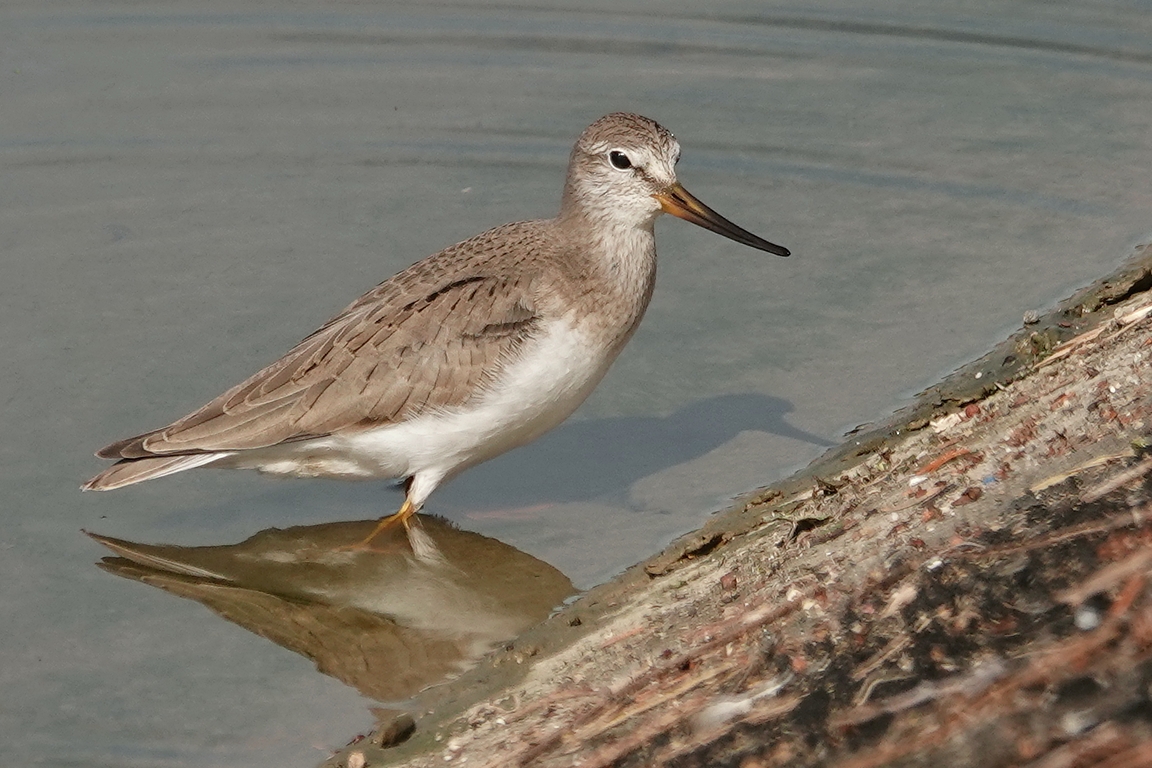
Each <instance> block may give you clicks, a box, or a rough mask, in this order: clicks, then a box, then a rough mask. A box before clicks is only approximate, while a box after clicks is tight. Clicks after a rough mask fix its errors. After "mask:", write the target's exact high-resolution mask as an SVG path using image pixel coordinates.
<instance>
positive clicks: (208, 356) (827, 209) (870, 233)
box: [0, 0, 1152, 766]
mask: <svg viewBox="0 0 1152 768" xmlns="http://www.w3.org/2000/svg"><path fill="white" fill-rule="evenodd" d="M858 5H859V4H858V3H852V2H843V3H837V2H815V3H796V2H779V3H772V4H764V3H752V2H738V1H735V0H733V1H730V2H716V3H710V4H708V5H707V7H702V8H700V9H698V10H697V9H695V8H688V7H687V6H684V7H680V8H678V9H677V12H676V13H672V14H669V13H666V12H665V8H666V6H664V5H659V6H658V5H657V4H656V3H644V2H636V3H630V4H626V5H625V7H624V10H620V9H619V8H620V4H619V3H608V2H606V0H602V1H601V2H594V3H571V2H569V3H568V4H564V3H559V2H557V3H545V2H541V3H524V4H521V5H506V6H499V7H493V6H491V5H488V4H481V3H479V2H476V3H443V4H438V5H431V4H411V5H403V4H388V5H387V6H386V7H381V6H375V5H365V4H357V3H340V2H336V3H324V4H315V3H295V4H294V3H291V2H277V3H260V2H247V1H245V0H242V1H241V2H239V3H232V4H229V5H228V6H227V10H224V6H220V7H218V8H217V9H216V10H212V11H207V10H204V7H203V6H202V4H199V3H191V2H184V3H181V2H172V3H161V2H148V1H145V2H133V3H111V2H84V3H81V2H57V3H50V4H45V3H34V2H29V1H28V0H10V1H9V2H6V3H4V4H3V6H2V7H0V171H2V183H0V244H2V249H0V264H2V267H0V269H2V271H0V349H3V352H4V363H5V365H4V370H3V374H2V375H0V399H2V402H3V404H4V407H3V411H2V414H3V415H2V418H3V433H4V435H5V437H6V439H5V440H4V442H3V446H2V447H0V451H2V452H3V453H2V462H3V472H2V474H0V482H2V483H3V494H2V498H3V499H4V504H3V506H2V511H0V514H2V515H3V526H2V528H0V610H2V615H3V621H2V622H0V627H2V628H0V690H2V691H3V694H0V763H3V764H5V765H16V764H23V765H47V766H72V765H83V766H100V765H108V766H113V765H114V766H126V765H127V766H216V765H225V764H229V765H237V764H243V765H250V766H274V765H275V766H284V765H305V766H307V765H311V764H313V763H315V762H318V761H319V760H320V759H321V758H322V757H323V756H324V755H325V754H326V751H327V750H328V749H330V748H331V747H333V746H335V745H338V744H342V743H343V742H345V741H346V740H347V739H348V738H350V737H351V736H352V735H354V733H355V732H356V731H357V730H358V729H361V728H364V727H366V726H367V725H368V723H369V722H370V715H369V714H368V711H367V707H368V705H369V703H370V702H368V701H367V699H365V698H362V697H361V696H360V695H359V694H357V693H356V692H355V691H354V690H352V689H351V688H348V687H345V686H344V685H343V684H342V683H339V682H337V681H336V680H334V679H331V678H329V677H325V676H323V675H321V674H319V673H317V672H316V671H315V669H314V667H313V666H312V664H311V663H310V662H308V661H307V660H305V659H304V658H302V657H300V656H297V655H295V654H293V653H291V652H289V651H287V650H284V649H282V648H279V647H276V646H274V645H272V644H271V643H269V642H267V641H266V640H263V639H261V638H259V637H257V636H256V635H254V634H250V633H248V632H246V631H245V630H243V629H240V628H239V627H236V626H234V625H232V624H228V623H226V622H224V621H221V620H219V619H217V618H216V617H215V616H213V615H212V614H210V613H208V612H206V611H205V610H204V609H203V608H202V607H200V606H198V605H195V604H194V603H191V602H188V601H183V600H176V599H174V598H173V597H171V596H170V595H167V594H164V593H163V592H161V591H159V590H155V589H150V588H147V587H145V586H143V585H140V584H134V583H130V582H127V581H124V580H122V579H117V578H114V577H113V576H111V575H109V574H108V573H105V572H103V571H100V570H98V569H96V568H95V567H93V562H94V561H95V560H97V559H99V558H100V557H101V556H102V555H103V554H104V551H103V550H102V549H101V548H100V547H99V546H98V545H97V544H96V543H94V542H92V541H90V540H89V539H87V538H85V537H84V536H82V535H81V534H80V529H81V528H86V529H90V530H94V531H97V532H99V533H102V534H106V535H109V536H116V537H122V538H127V539H131V540H135V541H145V542H157V543H176V544H183V545H205V544H221V545H224V544H234V543H237V542H240V541H241V540H244V539H247V538H248V537H250V536H252V535H253V534H255V533H257V532H258V531H261V530H263V529H267V528H270V527H280V528H285V527H289V526H298V525H320V524H326V523H335V522H339V521H348V520H353V521H354V520H364V519H369V518H372V517H375V516H377V515H379V514H381V513H383V512H386V511H391V510H392V509H394V508H395V507H396V506H397V505H398V504H399V501H400V496H399V494H398V493H397V492H395V491H393V490H390V489H388V488H386V487H385V486H384V485H382V484H362V485H361V484H339V483H332V482H319V481H313V482H302V481H301V482H284V481H280V482H277V481H273V480H269V479H266V478H262V477H259V476H256V475H253V474H246V473H223V472H198V473H189V474H187V475H183V476H178V477H173V478H168V479H164V480H160V481H157V482H155V483H148V484H145V485H142V486H139V487H135V488H131V489H127V490H124V491H119V492H115V493H110V494H87V495H84V496H81V495H80V493H79V492H78V490H77V486H78V484H79V483H80V482H81V481H82V480H83V479H85V478H86V477H88V476H89V475H91V474H93V473H94V472H96V471H97V470H98V469H99V467H100V462H98V461H97V460H96V459H94V458H92V456H91V452H92V451H93V450H94V449H96V448H98V447H100V446H102V445H104V444H105V443H107V442H109V441H110V440H112V439H115V438H119V437H123V436H125V435H127V434H131V433H134V432H136V431H143V430H145V429H148V428H152V427H156V426H160V425H162V424H165V423H167V422H168V421H170V420H171V419H173V418H175V417H177V416H180V415H182V414H184V413H185V412H187V411H188V410H190V409H191V408H193V407H196V406H198V405H200V404H201V403H202V402H204V401H205V400H206V399H208V398H209V397H211V396H214V395H215V394H217V393H218V392H219V391H221V390H223V389H224V388H226V387H227V386H230V385H231V384H233V383H235V382H236V381H238V380H239V379H241V378H243V377H244V376H246V375H248V374H249V373H251V372H252V371H254V370H255V369H256V368H258V367H260V366H261V365H263V364H265V363H267V362H270V361H271V360H273V359H275V358H276V357H277V356H279V355H280V354H281V353H282V352H283V351H285V350H286V349H287V348H288V347H289V346H290V345H291V344H292V343H294V342H295V341H296V340H298V339H299V338H301V337H302V336H304V335H305V334H307V333H308V332H310V331H311V330H312V329H313V328H315V327H316V326H317V325H318V324H319V323H321V322H323V321H324V320H325V319H327V317H329V316H330V315H331V314H333V313H334V312H335V311H337V310H338V309H340V308H341V307H343V306H344V305H345V304H346V303H347V302H348V301H350V300H351V299H352V298H354V297H355V296H357V295H359V294H360V293H361V292H363V291H364V290H366V289H368V288H369V287H371V286H372V285H374V284H375V283H377V282H379V281H380V280H382V279H384V278H386V277H388V276H389V275H391V274H393V273H394V272H396V271H397V270H399V269H401V268H402V267H404V266H406V265H407V264H409V263H411V262H413V261H415V260H417V259H419V258H421V257H423V256H425V255H427V254H429V253H432V252H434V251H436V250H439V249H440V248H443V247H444V246H446V245H449V244H451V243H453V242H456V241H458V240H460V239H463V238H464V237H467V236H470V235H472V234H475V233H477V232H479V231H481V230H484V229H486V228H488V227H491V226H494V225H496V224H499V223H502V222H505V221H509V220H513V219H519V218H533V217H542V216H551V215H552V214H553V213H554V212H555V209H556V206H557V205H558V202H559V196H560V188H561V181H562V176H563V172H564V167H565V163H566V159H567V154H568V151H569V149H570V147H571V144H572V141H573V140H574V139H575V137H576V136H577V135H578V134H579V132H580V131H581V129H583V127H584V126H585V125H587V124H588V123H589V122H590V121H592V120H593V119H595V118H596V117H598V116H600V115H601V114H603V113H605V112H608V111H612V110H617V109H627V110H632V111H637V112H641V113H643V114H646V115H649V116H651V117H653V118H656V119H658V120H660V121H661V122H663V123H664V124H665V125H667V126H668V127H669V128H671V129H672V130H673V131H675V132H676V134H677V136H678V137H679V138H680V140H681V143H682V145H683V150H684V151H683V160H682V161H681V163H680V176H681V179H682V181H684V183H685V185H686V186H687V187H688V188H689V189H690V190H692V191H693V192H694V193H695V194H696V195H697V196H699V197H700V198H702V199H703V200H705V201H706V202H708V203H709V204H710V205H711V206H712V207H714V208H716V209H717V210H718V211H720V212H721V213H724V214H725V215H726V216H728V217H729V218H731V219H733V220H734V221H736V222H737V223H739V224H741V225H744V226H746V227H747V228H749V229H751V230H753V231H755V232H756V233H757V234H760V235H762V236H764V237H766V238H768V239H770V240H773V241H775V242H779V243H782V244H784V245H787V246H788V247H789V248H791V249H792V250H793V253H794V256H793V258H791V259H787V260H783V259H778V258H774V257H769V256H767V255H766V254H762V253H758V252H756V251H753V250H750V249H747V248H742V247H740V246H738V245H736V244H734V243H731V242H728V241H725V240H723V239H721V238H719V237H716V236H714V235H711V234H709V233H706V232H703V231H700V230H697V229H695V228H693V227H691V226H689V225H687V224H684V223H683V222H679V221H675V220H671V219H666V220H663V221H661V222H660V223H659V225H658V227H657V228H658V230H659V233H658V234H659V241H660V254H661V262H660V270H661V272H660V277H659V283H658V287H657V293H656V298H655V299H654V301H653V303H652V306H651V309H650V310H649V313H648V317H647V318H646V320H645V322H644V325H643V326H642V327H641V329H640V331H639V332H638V333H637V335H636V337H635V339H634V341H633V342H632V344H631V346H630V347H629V348H628V349H627V351H626V352H625V353H624V355H623V356H622V358H621V359H620V361H619V362H618V363H617V365H616V367H615V368H614V369H613V371H612V372H611V373H610V374H609V376H608V378H607V379H606V380H605V382H604V383H603V385H602V386H601V387H600V389H599V390H598V391H597V392H596V393H595V394H594V395H593V396H592V398H591V399H590V400H589V402H588V403H587V405H586V406H585V407H584V408H583V409H582V410H581V411H580V412H579V413H578V414H577V415H576V417H575V418H574V419H573V421H572V422H571V423H570V424H568V425H566V426H564V427H562V428H561V429H559V430H557V431H556V432H555V433H553V434H552V435H551V436H550V437H547V438H545V439H544V440H542V441H541V442H540V443H539V444H537V445H536V446H533V447H530V448H527V449H523V450H521V451H518V452H515V453H513V454H510V455H508V456H506V457H504V458H502V459H500V460H497V461H494V462H492V463H491V464H489V465H486V466H483V467H480V468H477V469H476V470H473V471H471V472H469V473H467V474H465V475H464V476H462V477H460V478H458V479H457V480H455V481H454V482H453V483H451V484H449V485H448V486H446V487H445V488H443V489H442V491H441V492H439V493H438V494H437V495H435V496H433V498H432V501H431V503H430V505H429V508H428V509H429V511H433V512H437V513H439V514H443V515H445V516H446V517H448V518H449V519H450V520H452V521H454V522H456V523H458V524H459V525H460V526H461V527H463V528H464V529H466V530H469V531H474V532H476V533H480V534H483V535H484V536H488V537H495V538H498V539H500V540H502V541H504V542H506V543H508V544H510V545H512V546H514V547H516V548H518V549H520V550H522V551H524V552H525V553H527V554H529V555H531V556H533V557H535V558H539V559H540V560H542V561H545V562H547V563H550V564H551V565H552V566H555V567H556V568H558V569H560V571H562V572H563V573H564V574H566V575H567V576H568V577H569V578H571V579H572V581H573V582H575V584H576V585H577V586H580V587H586V586H589V585H591V584H594V583H596V582H598V581H601V580H603V579H605V578H607V577H609V576H610V575H612V574H613V573H615V572H617V571H618V570H620V569H621V568H623V567H625V566H627V565H628V564H630V563H633V562H635V561H637V560H640V559H642V558H643V557H644V556H646V555H648V554H650V553H652V552H654V551H656V550H657V549H658V548H659V547H661V545H663V544H664V543H666V542H667V541H668V540H669V539H671V538H672V537H674V536H675V535H677V534H678V533H681V532H684V531H686V530H690V529H692V528H694V527H696V526H697V525H699V524H700V522H701V521H702V520H703V519H704V518H705V517H706V516H707V515H708V514H709V513H710V512H712V511H714V510H716V509H718V508H720V507H722V506H723V505H724V504H725V502H726V500H727V499H729V498H730V497H731V496H733V495H735V494H739V493H741V492H744V491H747V490H749V489H751V488H754V487H755V486H757V485H761V484H764V483H766V482H769V481H771V480H773V479H776V478H778V477H781V476H783V475H786V474H787V473H789V472H790V471H792V470H793V469H795V468H797V467H799V466H802V465H804V464H806V463H807V462H808V461H810V460H811V459H812V458H814V457H815V456H817V455H818V454H819V453H820V452H821V451H822V450H824V448H825V447H826V446H827V445H830V444H832V443H834V442H836V441H838V440H839V436H840V435H841V434H842V433H843V432H844V431H845V430H846V429H848V428H851V427H852V426H854V425H856V424H858V423H860V422H866V421H870V420H874V419H877V418H879V417H882V416H884V415H885V414H887V413H888V412H890V411H891V410H892V409H894V408H896V407H899V406H900V405H901V404H902V403H904V402H906V400H907V398H908V397H909V396H911V395H912V394H913V393H914V392H916V391H917V389H919V388H921V387H923V386H926V385H928V384H931V383H932V382H934V381H935V380H936V379H937V378H938V377H939V376H940V375H942V374H944V373H947V372H948V371H950V370H951V369H953V368H954V367H956V366H957V365H959V364H961V363H963V362H966V361H967V360H969V359H970V358H972V357H974V356H976V355H978V354H980V353H982V352H983V351H984V350H985V349H986V348H987V347H988V346H989V345H990V344H991V343H993V342H994V341H996V340H998V339H1000V338H1001V337H1002V336H1003V335H1004V334H1005V333H1006V332H1008V331H1010V330H1012V329H1013V328H1015V327H1016V326H1017V325H1018V324H1019V322H1020V318H1021V316H1022V314H1023V313H1024V312H1025V311H1026V310H1030V309H1042V308H1043V307H1045V306H1047V305H1049V304H1051V303H1052V302H1054V301H1055V300H1057V299H1059V298H1061V297H1063V296H1064V295H1066V294H1068V293H1069V292H1070V291H1071V290H1072V289H1074V288H1075V287H1078V286H1080V285H1082V284H1084V283H1086V282H1088V281H1090V280H1091V279H1093V278H1095V277H1097V276H1099V275H1100V274H1102V273H1104V272H1106V271H1108V270H1110V269H1111V268H1112V267H1114V266H1115V265H1116V264H1117V263H1118V262H1119V261H1120V260H1122V259H1123V258H1124V257H1125V256H1126V255H1127V254H1128V253H1129V251H1130V249H1131V247H1132V246H1133V245H1134V244H1136V243H1138V242H1141V241H1142V239H1143V238H1144V237H1145V236H1146V235H1147V233H1148V232H1149V231H1152V216H1150V211H1152V184H1150V182H1149V179H1150V178H1152V177H1150V176H1149V167H1150V166H1152V132H1150V131H1149V130H1148V126H1149V125H1152V4H1150V3H1148V2H1135V1H1133V2H1099V3H1091V4H1085V3H1061V2H1049V3H1043V4H1036V3H1025V2H995V3H993V2H963V3H951V4H948V5H947V10H941V9H940V4H939V3H934V2H926V1H925V2H909V3H895V2H888V3H878V4H872V6H871V7H870V8H868V9H866V10H863V9H860V8H858V7H857V6H858ZM214 8H215V7H214Z"/></svg>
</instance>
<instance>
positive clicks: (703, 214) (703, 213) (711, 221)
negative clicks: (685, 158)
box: [652, 182, 792, 256]
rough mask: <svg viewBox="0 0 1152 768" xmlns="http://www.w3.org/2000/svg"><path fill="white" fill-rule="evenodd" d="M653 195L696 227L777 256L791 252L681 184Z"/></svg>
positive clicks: (663, 207)
mask: <svg viewBox="0 0 1152 768" xmlns="http://www.w3.org/2000/svg"><path fill="white" fill-rule="evenodd" d="M652 197H654V198H656V199H657V200H659V201H660V207H661V208H662V209H663V210H664V212H665V213H670V214H672V215H673V216H675V217H677V218H680V219H684V221H690V222H692V223H693V224H695V225H696V226H698V227H703V228H704V229H707V230H711V231H712V232H715V233H716V234H718V235H723V236H724V237H726V238H728V239H729V240H735V241H736V242H738V243H741V244H743V245H747V246H749V247H751V248H756V249H757V250H761V251H766V252H767V253H773V254H776V255H777V256H789V255H791V254H792V252H791V251H789V250H788V249H787V248H785V247H784V246H782V245H776V244H775V243H770V242H768V241H767V240H765V239H764V238H762V237H757V236H756V235H754V234H752V233H751V232H749V231H748V230H746V229H743V228H742V227H738V226H736V225H735V224H733V223H732V222H730V221H728V219H726V218H724V217H723V216H721V215H720V214H718V213H716V211H714V210H712V209H711V208H709V207H708V206H706V205H704V203H702V202H700V201H699V200H698V199H696V198H695V197H694V196H693V195H692V194H691V193H690V192H689V191H688V190H686V189H684V185H682V184H680V183H679V182H677V183H675V184H673V185H672V186H670V187H668V188H667V189H665V190H664V191H663V192H657V193H656V194H654V195H652Z"/></svg>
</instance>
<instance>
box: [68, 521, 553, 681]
mask: <svg viewBox="0 0 1152 768" xmlns="http://www.w3.org/2000/svg"><path fill="white" fill-rule="evenodd" d="M417 519H418V521H419V522H418V523H416V524H415V525H413V527H412V531H411V535H409V534H406V533H405V531H404V529H403V527H402V526H396V527H395V528H394V529H392V530H387V531H385V532H384V533H383V534H381V535H380V536H378V537H377V538H376V539H375V540H374V542H373V548H372V549H371V550H365V549H349V548H347V547H346V546H345V545H347V544H351V543H354V542H357V541H360V540H362V539H363V538H364V537H365V535H366V534H367V533H368V532H369V531H371V530H372V528H373V526H374V525H375V521H371V520H368V521H362V522H346V523H329V524H325V525H313V526H304V527H295V528H288V529H285V530H280V529H276V528H272V529H269V530H266V531H261V532H260V533H258V534H256V535H255V536H252V537H251V538H249V539H247V540H246V541H243V542H240V543H239V544H234V545H228V546H210V547H180V546H172V545H148V544H136V543H133V542H129V541H123V540H121V539H113V538H109V537H106V536H98V535H95V534H91V533H90V534H89V536H91V537H92V538H93V539H95V540H96V541H98V542H100V543H101V544H103V545H105V546H106V547H108V548H109V549H111V550H112V551H113V552H115V553H116V554H117V555H118V557H107V558H104V559H103V560H102V561H101V562H100V563H99V565H100V567H101V568H103V569H104V570H106V571H108V572H110V573H114V574H116V575H117V576H123V577H124V578H127V579H133V580H135V581H141V582H144V583H145V584H151V585H152V586H154V587H159V588H160V589H163V590H165V591H167V592H171V593H172V594H174V595H179V596H180V597H187V598H191V599H193V600H197V601H199V602H201V603H203V604H204V605H205V606H207V607H208V608H209V609H210V610H212V611H213V612H214V613H216V614H218V615H219V616H222V617H223V618H225V619H227V620H229V621H231V622H234V623H236V624H239V625H240V626H242V627H244V628H245V629H247V630H249V631H251V632H255V633H256V634H258V635H261V636H262V637H266V638H268V639H269V640H272V641H273V642H275V643H277V644H278V645H281V646H284V647H285V648H288V649H290V650H292V651H295V652H296V653H299V654H301V655H303V656H306V657H307V658H309V659H312V660H313V661H314V662H315V663H316V666H317V668H318V669H319V670H320V671H321V672H323V673H325V674H327V675H331V676H332V677H335V678H336V679H338V680H341V681H343V682H344V683H346V684H348V685H350V686H352V687H354V688H356V689H358V690H359V691H360V692H361V693H363V694H364V695H366V696H368V697H370V698H374V699H377V700H380V701H399V700H403V699H406V698H409V697H411V696H413V695H414V694H416V693H418V692H419V691H421V690H422V689H424V688H426V687H428V686H430V685H434V684H436V683H438V682H441V681H443V680H446V679H449V678H451V677H453V676H455V675H457V674H459V673H460V672H462V671H464V670H465V669H467V668H468V667H469V666H470V665H471V663H472V662H474V661H475V660H476V659H478V658H479V657H480V656H482V655H483V654H484V653H485V652H486V651H487V650H488V649H490V648H491V647H492V646H493V645H494V644H496V643H499V642H502V641H504V640H508V639H510V638H512V637H514V636H516V635H517V634H519V633H520V632H521V631H523V630H524V629H526V628H528V627H529V626H531V625H533V624H535V623H537V622H539V621H541V620H543V619H544V618H546V617H547V616H548V614H549V613H550V612H551V611H552V609H553V608H555V607H556V606H557V605H559V604H560V603H562V602H563V601H564V600H565V599H566V598H567V597H569V596H571V595H572V594H574V593H575V589H574V587H573V586H572V583H571V582H570V581H569V580H568V578H567V577H566V576H564V574H562V573H560V571H558V570H556V569H555V568H553V567H552V566H550V565H548V564H547V563H544V562H542V561H540V560H537V559H536V558H534V557H532V556H530V555H527V554H525V553H523V552H521V551H519V550H517V549H515V548H514V547H511V546H509V545H507V544H504V543H502V542H500V541H497V540H495V539H491V538H488V537H486V536H481V535H479V534H476V533H471V532H468V531H462V530H460V529H458V528H456V527H454V526H453V525H451V524H450V523H448V522H447V521H445V520H442V519H440V518H436V517H431V516H424V515H421V516H420V517H419V518H417Z"/></svg>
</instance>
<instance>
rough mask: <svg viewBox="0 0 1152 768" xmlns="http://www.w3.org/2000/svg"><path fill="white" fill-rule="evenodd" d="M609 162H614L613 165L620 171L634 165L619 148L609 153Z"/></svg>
mask: <svg viewBox="0 0 1152 768" xmlns="http://www.w3.org/2000/svg"><path fill="white" fill-rule="evenodd" d="M608 162H610V163H612V167H613V168H615V169H616V170H618V171H626V170H628V169H629V168H631V167H632V160H631V159H630V158H629V157H628V155H626V154H624V153H623V152H622V151H620V150H619V149H614V150H612V151H611V152H609V153H608Z"/></svg>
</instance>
